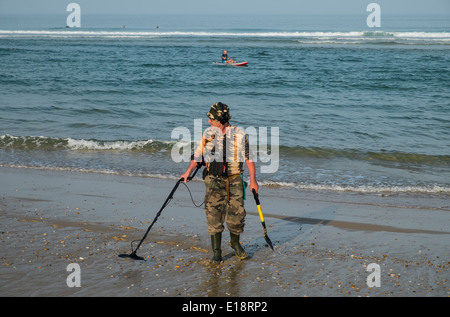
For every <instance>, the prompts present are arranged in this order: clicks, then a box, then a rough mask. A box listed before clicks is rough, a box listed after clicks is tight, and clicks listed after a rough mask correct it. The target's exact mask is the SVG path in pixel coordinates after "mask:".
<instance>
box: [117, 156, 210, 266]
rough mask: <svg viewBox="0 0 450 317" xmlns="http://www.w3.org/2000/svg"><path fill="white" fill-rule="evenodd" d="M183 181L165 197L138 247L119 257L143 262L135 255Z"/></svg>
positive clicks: (180, 180)
mask: <svg viewBox="0 0 450 317" xmlns="http://www.w3.org/2000/svg"><path fill="white" fill-rule="evenodd" d="M200 167H201V164H198V165H197V168H196V169H195V171H194V174H192V176H189V177H188V180H191V179H192V178H194V176H195V174H196V173H197V171H198V170H199V169H200ZM183 180H184V178H180V179H179V180H178V181H177V183H176V184H175V186H174V187H173V189H172V191H171V192H170V194H169V196H168V197H167V199H166V201H165V202H164V204H163V205H162V207H161V209H160V210H159V211H158V213H157V214H156V217H155V219H154V220H153V222H152V223H151V224H150V226H149V227H148V229H147V231H146V232H145V234H144V236H143V237H142V239H141V241H139V244H138V246H137V247H136V249H134V250H133V252H131V254H129V255H127V254H120V255H119V257H122V258H125V257H130V258H132V259H135V260H143V258H142V257H139V256H137V255H136V252H137V250H138V249H139V248H140V246H141V244H142V242H144V240H145V238H147V235H148V233H149V232H150V230H151V229H152V227H153V225H154V224H155V222H156V220H158V217H159V216H160V215H161V212H162V211H163V209H164V208H165V207H166V206H167V205H168V203H169V201H170V200H171V199H172V198H173V194H174V193H175V191H176V190H177V189H178V186H179V185H180V183H181V182H182V181H183Z"/></svg>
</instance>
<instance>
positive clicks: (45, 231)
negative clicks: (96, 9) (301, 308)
mask: <svg viewBox="0 0 450 317" xmlns="http://www.w3.org/2000/svg"><path fill="white" fill-rule="evenodd" d="M0 177H1V179H2V182H1V184H0V189H1V191H0V192H1V196H0V219H1V223H2V224H3V226H2V230H1V235H0V237H1V240H0V242H1V244H0V250H1V252H0V253H1V256H0V263H1V265H0V275H1V276H2V281H3V283H2V285H1V286H0V295H1V296H6V297H8V296H157V297H161V296H164V297H165V296H180V297H185V296H186V297H253V296H257V297H300V296H312V297H317V296H332V297H356V296H371V297H384V296H395V297H396V296H408V297H418V296H432V297H448V296H449V295H450V286H449V281H448V276H449V274H448V268H449V263H450V262H449V261H450V258H449V255H448V245H450V230H449V229H448V228H449V227H448V223H449V220H450V208H449V207H448V206H447V205H446V202H445V201H444V199H442V198H441V197H436V196H433V195H419V194H413V195H407V194H398V195H390V196H381V195H375V194H361V193H348V192H328V191H313V190H308V191H305V190H303V191H302V190H298V189H290V188H272V187H270V186H262V187H261V188H260V200H261V207H262V211H263V213H264V217H265V220H266V225H267V229H268V235H269V237H270V239H271V240H272V242H273V244H274V247H275V250H274V251H272V250H271V249H270V248H268V247H266V246H265V242H264V238H263V230H262V227H261V223H260V220H259V217H258V214H257V210H256V206H255V203H254V201H253V199H252V197H251V195H249V194H248V193H247V200H246V203H245V206H246V210H247V218H246V227H245V231H244V234H243V235H242V238H241V241H242V243H243V246H244V248H245V250H246V251H247V253H248V254H249V258H248V259H246V260H244V261H240V260H238V259H236V257H234V256H233V253H232V249H231V247H230V246H229V245H228V232H227V231H228V230H227V229H225V233H224V238H223V241H222V248H223V253H224V259H225V261H224V262H223V263H221V264H220V265H211V264H209V259H210V257H211V255H212V252H211V251H210V240H209V236H208V234H207V232H206V223H205V219H204V212H203V209H202V208H197V207H195V206H194V205H193V203H192V201H191V198H190V196H189V192H188V191H187V189H186V188H185V187H184V186H183V185H182V184H181V185H180V187H179V188H178V190H177V192H176V193H175V195H174V198H173V200H172V201H171V202H170V203H169V205H168V206H167V207H166V208H165V209H164V211H163V213H162V214H161V217H160V218H159V219H158V221H157V222H156V223H155V225H154V227H153V228H152V230H151V231H150V233H149V235H148V237H147V239H146V240H145V241H144V243H143V244H142V246H141V248H140V249H139V250H138V252H137V253H138V255H140V256H143V257H144V258H145V259H146V261H132V260H130V259H122V258H119V257H118V254H120V253H129V252H130V251H131V248H130V243H131V241H132V240H140V239H141V238H142V236H143V234H144V233H145V230H146V229H147V227H148V226H149V224H150V223H151V221H152V220H153V217H154V216H155V214H156V213H157V211H158V210H159V209H160V208H161V205H162V204H163V202H164V200H165V198H166V197H167V195H168V194H169V192H170V190H171V189H172V188H173V186H174V185H175V180H170V179H157V178H149V177H131V176H120V175H107V174H94V173H79V172H69V171H52V170H39V169H21V168H12V167H0ZM196 179H199V178H198V176H197V177H196ZM188 186H189V189H190V191H191V192H192V196H193V199H194V201H195V203H196V204H200V203H201V201H202V199H203V195H204V186H203V183H202V182H201V181H192V182H190V183H188ZM70 263H78V264H79V265H80V269H81V287H73V288H70V287H68V286H67V283H66V279H67V277H68V275H69V274H70V272H68V271H67V270H66V268H67V265H68V264H70ZM371 263H376V264H378V265H379V266H380V271H381V275H380V278H381V286H380V287H368V285H367V277H368V275H369V274H370V272H367V267H368V266H369V264H371Z"/></svg>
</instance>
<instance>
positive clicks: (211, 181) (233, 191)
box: [181, 102, 259, 263]
mask: <svg viewBox="0 0 450 317" xmlns="http://www.w3.org/2000/svg"><path fill="white" fill-rule="evenodd" d="M206 115H207V116H208V119H209V120H208V122H209V124H211V127H210V128H207V129H206V130H205V131H204V133H203V136H202V139H201V142H200V143H199V145H198V147H197V148H196V150H195V153H194V155H193V156H192V158H191V162H190V164H189V167H188V168H187V170H186V171H185V172H184V173H183V174H182V175H181V178H183V179H184V180H185V182H186V181H187V180H188V179H189V176H190V175H191V173H192V171H193V170H194V169H195V167H196V166H197V163H200V162H204V163H205V165H206V170H205V172H204V173H205V174H204V180H205V186H206V194H205V214H206V224H207V226H208V233H209V235H210V236H211V246H212V250H213V253H214V255H213V258H212V262H217V263H220V262H221V261H222V248H221V242H222V232H223V231H224V223H226V225H227V227H228V230H229V231H230V245H231V247H232V248H233V249H234V251H235V255H236V256H237V257H238V258H239V259H245V258H246V257H247V253H246V252H245V250H244V248H243V247H242V246H241V244H240V241H239V238H240V235H241V234H242V232H243V231H244V224H245V215H246V211H245V209H244V199H245V198H244V197H245V196H244V195H245V188H246V185H247V184H246V182H244V180H243V173H244V162H245V164H246V166H247V169H248V171H249V174H250V191H251V190H255V192H258V188H259V186H258V182H257V181H256V176H255V174H256V173H255V163H254V161H253V160H252V156H253V155H251V151H250V145H249V141H248V138H247V136H246V135H245V133H244V131H243V130H241V129H239V128H237V127H235V126H232V125H231V124H230V122H229V120H230V119H231V115H230V108H229V107H228V106H227V105H226V104H224V103H221V102H216V103H215V104H213V105H212V106H211V108H210V110H209V112H208V113H207V114H206Z"/></svg>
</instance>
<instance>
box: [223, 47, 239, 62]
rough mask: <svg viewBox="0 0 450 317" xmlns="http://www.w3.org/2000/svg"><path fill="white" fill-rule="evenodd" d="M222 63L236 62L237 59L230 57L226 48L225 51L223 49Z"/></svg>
mask: <svg viewBox="0 0 450 317" xmlns="http://www.w3.org/2000/svg"><path fill="white" fill-rule="evenodd" d="M222 63H236V61H235V60H233V59H231V58H229V57H228V53H227V51H226V50H225V51H223V54H222Z"/></svg>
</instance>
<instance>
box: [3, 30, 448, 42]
mask: <svg viewBox="0 0 450 317" xmlns="http://www.w3.org/2000/svg"><path fill="white" fill-rule="evenodd" d="M14 36H31V37H75V38H76V37H94V38H97V37H99V38H151V37H256V38H266V37H269V38H315V39H324V40H329V39H355V38H396V39H403V40H408V39H410V40H418V39H430V40H432V39H434V40H441V41H450V32H386V31H375V32H367V31H350V32H301V31H298V32H275V31H273V32H208V31H195V32H190V31H172V32H159V31H151V32H150V31H88V30H72V29H68V30H0V37H14Z"/></svg>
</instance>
